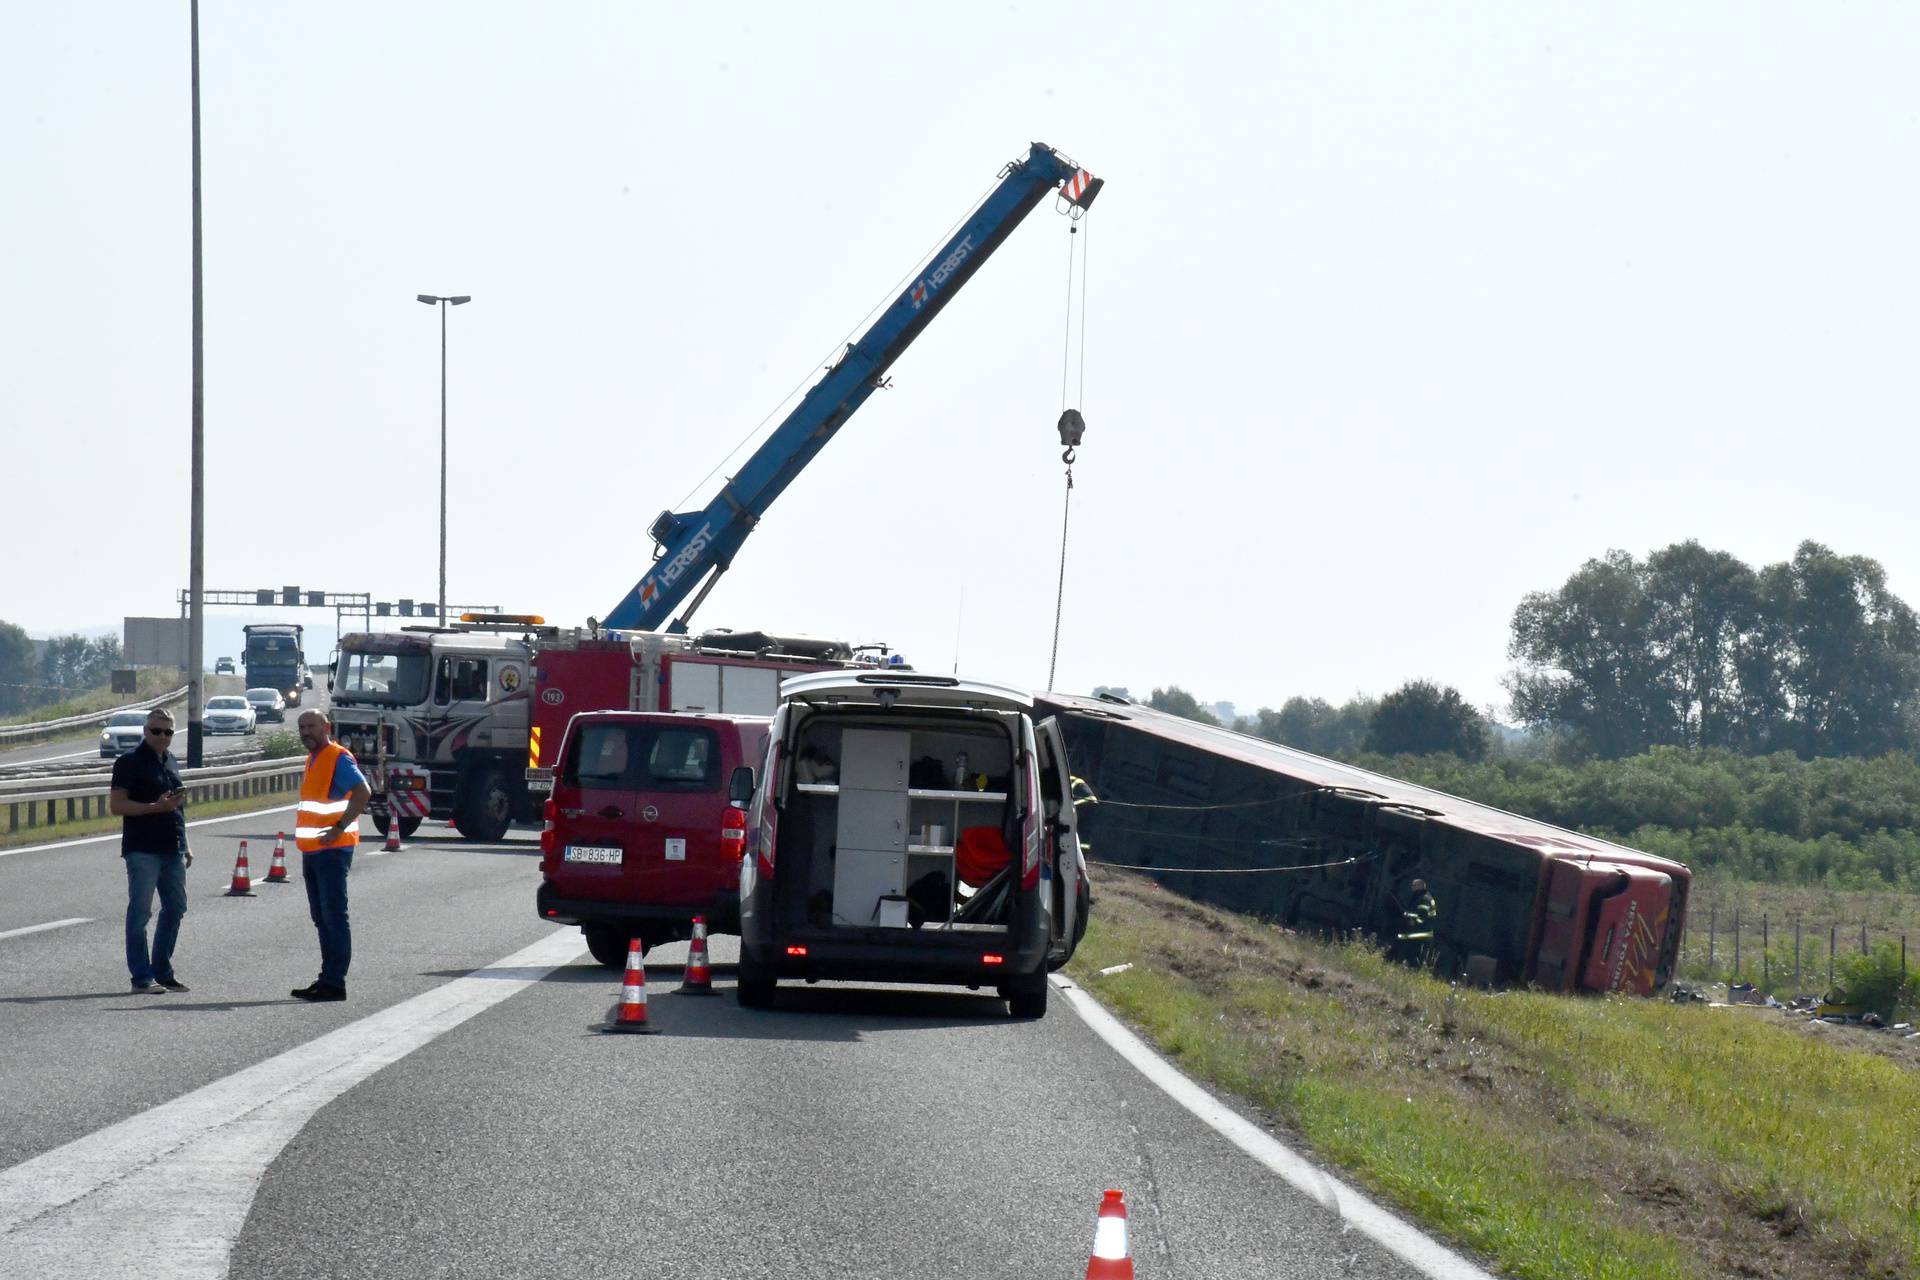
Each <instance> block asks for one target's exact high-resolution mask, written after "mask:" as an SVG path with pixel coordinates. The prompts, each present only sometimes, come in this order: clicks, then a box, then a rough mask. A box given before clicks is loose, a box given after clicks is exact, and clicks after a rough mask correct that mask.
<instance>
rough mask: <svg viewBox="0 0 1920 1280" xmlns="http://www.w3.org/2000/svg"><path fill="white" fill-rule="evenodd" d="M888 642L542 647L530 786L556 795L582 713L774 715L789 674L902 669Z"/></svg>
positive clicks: (710, 635) (647, 635) (734, 636)
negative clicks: (567, 741)
mask: <svg viewBox="0 0 1920 1280" xmlns="http://www.w3.org/2000/svg"><path fill="white" fill-rule="evenodd" d="M900 665H902V662H901V659H900V655H899V654H895V653H889V652H888V650H887V647H886V646H885V645H862V646H858V647H856V646H853V645H849V644H847V643H845V642H844V641H840V640H823V639H820V638H818V637H814V636H793V635H773V634H770V633H768V632H764V631H707V632H703V633H701V634H700V635H698V636H685V635H671V634H662V633H658V632H650V631H633V632H611V633H606V632H574V633H570V634H556V635H553V636H551V637H546V638H543V639H541V640H540V641H539V643H538V645H537V647H536V648H535V650H534V653H533V660H532V674H533V700H532V714H533V720H532V726H531V728H530V729H529V731H528V735H527V790H528V791H529V792H533V793H544V792H546V791H549V790H551V789H552V786H553V768H554V760H553V759H552V756H553V754H554V753H555V752H557V751H558V750H559V747H560V739H561V737H562V735H563V734H564V733H565V731H566V727H567V721H568V720H569V719H571V718H572V717H573V716H574V715H575V714H577V713H578V712H582V711H709V712H717V713H722V714H729V715H754V716H770V715H772V714H773V712H774V708H775V707H776V706H777V705H778V704H779V701H780V682H781V681H782V680H784V679H786V678H787V677H788V676H793V675H803V674H805V673H807V672H812V671H830V670H833V669H835V668H839V667H855V666H900Z"/></svg>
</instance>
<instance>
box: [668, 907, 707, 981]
mask: <svg viewBox="0 0 1920 1280" xmlns="http://www.w3.org/2000/svg"><path fill="white" fill-rule="evenodd" d="M673 994H675V995H677V996H710V995H712V994H713V967H712V966H711V965H709V964H708V963H707V918H706V917H705V916H695V917H694V918H693V941H692V942H691V943H689V944H688V945H687V966H686V968H685V969H682V970H681V971H680V987H679V989H678V990H677V991H675V992H674V993H673Z"/></svg>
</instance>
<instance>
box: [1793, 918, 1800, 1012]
mask: <svg viewBox="0 0 1920 1280" xmlns="http://www.w3.org/2000/svg"><path fill="white" fill-rule="evenodd" d="M1793 989H1794V991H1795V993H1796V994H1797V993H1798V992H1799V990H1800V917H1799V916H1795V917H1794V918H1793Z"/></svg>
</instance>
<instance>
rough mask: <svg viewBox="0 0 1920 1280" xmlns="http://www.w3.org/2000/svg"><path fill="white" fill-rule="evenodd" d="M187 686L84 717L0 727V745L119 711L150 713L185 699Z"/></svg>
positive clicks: (96, 721)
mask: <svg viewBox="0 0 1920 1280" xmlns="http://www.w3.org/2000/svg"><path fill="white" fill-rule="evenodd" d="M186 696H187V686H185V685H181V686H180V687H179V688H178V689H175V690H173V691H172V692H170V693H163V694H160V695H159V696H158V697H153V698H148V699H147V700H146V701H145V702H129V703H127V704H126V705H125V706H122V707H108V708H106V709H105V710H103V711H89V712H87V713H86V714H84V715H77V716H66V717H64V718H62V719H59V720H37V721H35V722H33V723H32V724H14V725H6V726H4V727H0V743H7V742H13V743H19V742H31V741H33V740H34V739H35V738H45V737H50V736H52V735H54V734H57V733H65V732H66V731H67V730H69V729H86V728H91V727H92V726H94V725H96V724H104V723H106V719H107V717H108V716H111V715H114V714H116V713H118V712H121V711H151V710H153V709H154V708H155V707H164V706H166V705H167V704H168V703H170V702H181V701H184V700H185V699H186Z"/></svg>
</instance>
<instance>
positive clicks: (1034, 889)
mask: <svg viewBox="0 0 1920 1280" xmlns="http://www.w3.org/2000/svg"><path fill="white" fill-rule="evenodd" d="M1032 709H1033V699H1032V697H1031V696H1029V695H1028V694H1026V693H1024V692H1022V691H1021V690H1018V689H1013V688H1009V687H1007V686H1004V685H997V684H987V683H983V682H980V681H974V680H962V679H957V678H955V677H951V676H936V675H924V674H920V673H917V672H911V671H864V672H862V671H830V672H821V673H819V674H816V675H807V676H798V677H795V678H793V679H790V680H786V681H784V682H782V684H781V686H780V705H779V708H778V710H777V712H776V714H775V716H774V720H773V726H772V730H771V734H770V737H769V739H768V744H767V754H766V757H765V759H764V761H762V763H761V766H760V773H759V776H758V777H757V778H756V779H753V780H752V781H751V787H752V804H751V807H750V810H749V813H748V817H747V827H748V851H747V854H746V856H745V858H744V859H743V861H742V864H741V873H740V971H739V987H738V994H739V998H740V1003H741V1004H743V1005H747V1006H749V1007H759V1006H764V1005H766V1004H768V1003H770V1002H771V1000H772V998H773V992H774V987H775V984H776V983H778V981H779V980H780V979H782V978H804V979H815V978H851V979H856V980H858V979H866V980H870V981H879V982H913V983H939V984H955V985H963V986H967V987H973V988H978V987H982V986H992V987H993V988H995V989H996V990H997V991H998V992H999V993H1000V995H1001V996H1002V997H1003V998H1005V999H1006V1001H1007V1003H1008V1005H1009V1007H1010V1010H1011V1012H1012V1013H1013V1015H1014V1016H1015V1017H1029V1018H1037V1017H1041V1016H1043V1015H1044V1014H1045V1013H1046V1008H1047V973H1048V971H1049V970H1050V969H1054V968H1058V967H1059V966H1060V965H1062V964H1065V963H1066V961H1067V959H1068V957H1070V956H1071V955H1072V954H1073V950H1074V947H1075V946H1076V945H1078V943H1079V941H1080V935H1081V933H1082V932H1084V930H1085V929H1086V913H1087V907H1088V902H1089V895H1088V889H1087V876H1086V864H1085V862H1084V860H1083V859H1082V856H1081V852H1080V840H1079V836H1078V834H1077V832H1076V829H1075V825H1074V808H1073V804H1072V802H1071V799H1070V797H1071V794H1072V793H1071V781H1072V778H1071V774H1070V772H1069V770H1068V765H1067V754H1066V744H1065V740H1064V739H1063V738H1062V736H1061V734H1060V729H1059V726H1058V724H1057V723H1056V722H1054V721H1053V720H1043V721H1041V722H1040V723H1039V724H1038V725H1035V724H1034V722H1033V719H1032V715H1031V712H1032ZM742 781H743V783H744V782H745V781H746V780H744V779H743V780H742ZM739 794H740V795H741V796H744V795H745V787H744V786H743V787H742V788H741V790H740V792H739Z"/></svg>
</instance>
